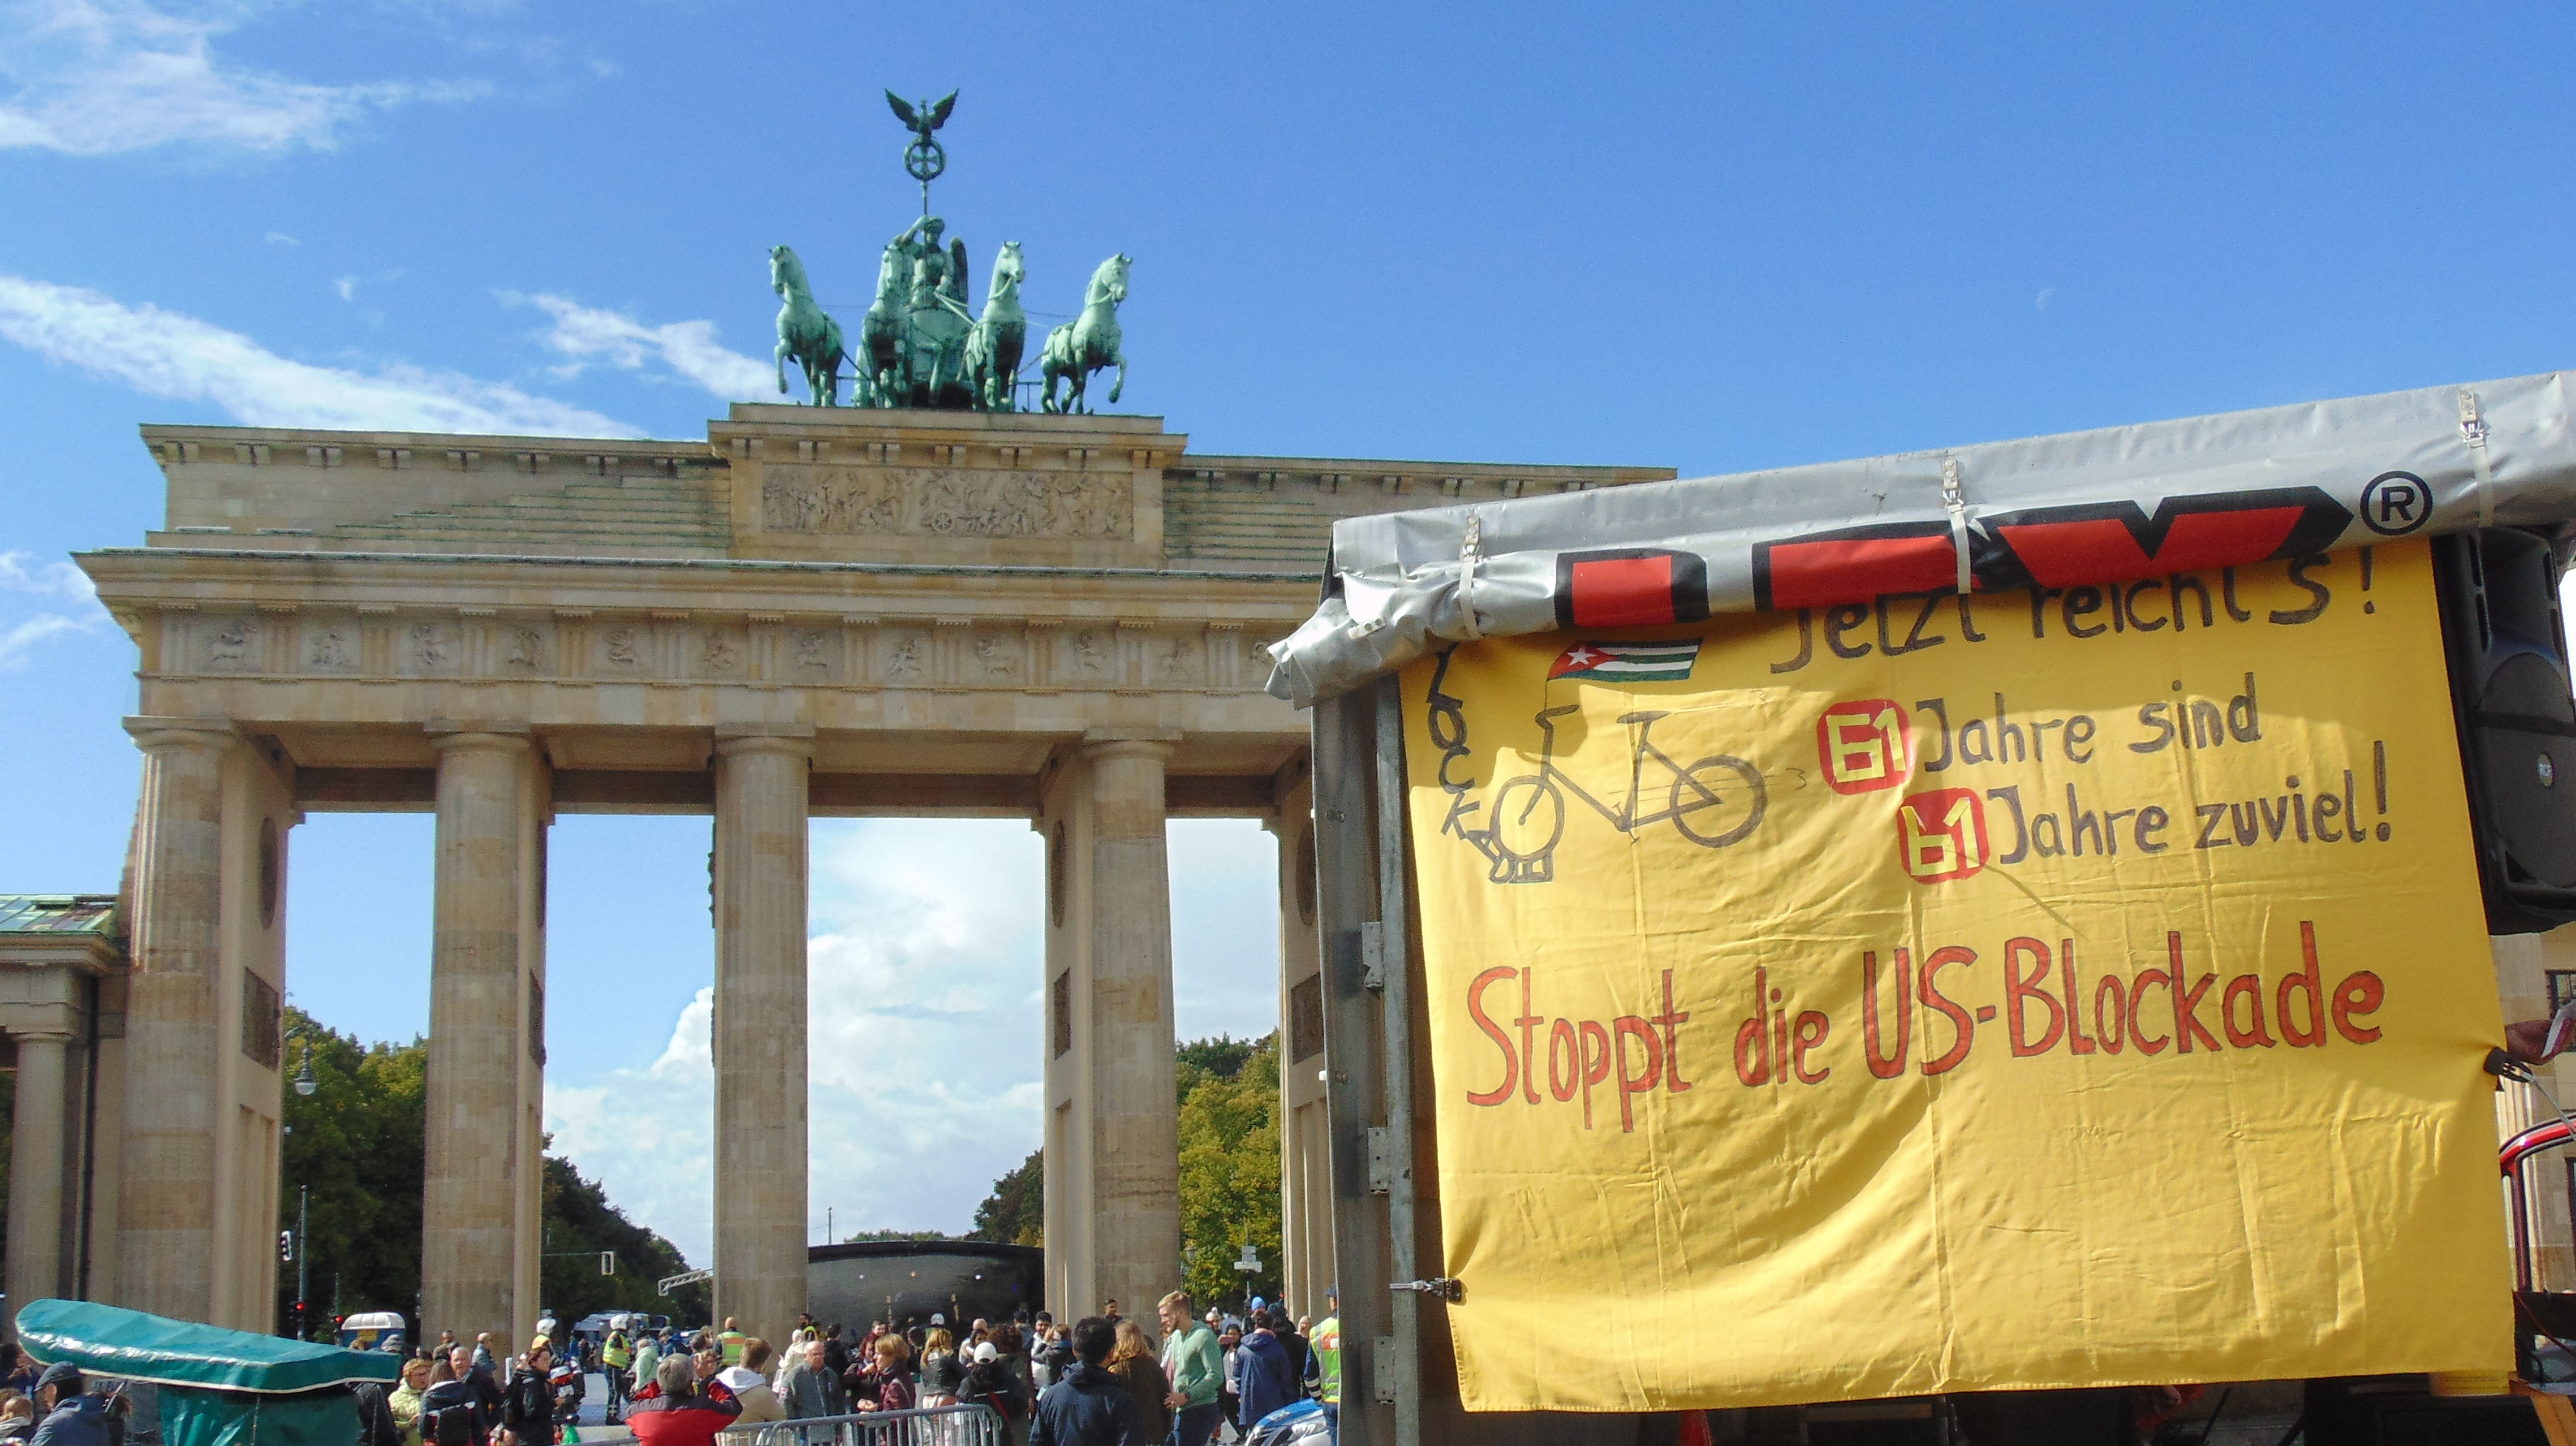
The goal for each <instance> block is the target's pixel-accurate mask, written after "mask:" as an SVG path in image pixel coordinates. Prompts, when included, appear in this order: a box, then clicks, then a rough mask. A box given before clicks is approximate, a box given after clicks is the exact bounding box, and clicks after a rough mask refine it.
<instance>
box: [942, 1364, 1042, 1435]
mask: <svg viewBox="0 0 2576 1446" xmlns="http://www.w3.org/2000/svg"><path fill="white" fill-rule="evenodd" d="M1012 1359H1014V1358H1012V1357H1006V1356H1004V1355H1003V1354H1002V1348H1001V1346H999V1345H998V1344H996V1343H994V1342H992V1341H986V1342H984V1343H983V1344H982V1345H979V1346H977V1347H976V1348H975V1364H973V1365H971V1366H968V1367H967V1368H966V1379H965V1380H964V1382H962V1383H961V1384H959V1386H958V1387H957V1399H958V1400H959V1401H961V1402H964V1403H965V1404H967V1405H970V1406H990V1407H992V1408H993V1409H994V1410H995V1411H997V1412H999V1413H1000V1414H1001V1417H1002V1427H1003V1433H1002V1434H1003V1435H1004V1437H1005V1438H1007V1439H1008V1440H1012V1441H1017V1440H1019V1439H1020V1438H1021V1437H1023V1436H1025V1435H1027V1434H1028V1420H1029V1397H1028V1393H1027V1391H1026V1390H1025V1389H1024V1388H1023V1387H1022V1386H1021V1384H1020V1378H1019V1376H1018V1374H1017V1373H1015V1372H1014V1371H1013V1370H1012V1369H1011V1361H1012Z"/></svg>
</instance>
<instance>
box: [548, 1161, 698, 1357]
mask: <svg viewBox="0 0 2576 1446" xmlns="http://www.w3.org/2000/svg"><path fill="white" fill-rule="evenodd" d="M545 1217H546V1256H545V1263H544V1265H543V1266H542V1267H541V1275H542V1278H543V1286H542V1291H541V1293H542V1294H543V1295H544V1297H545V1306H546V1309H548V1310H550V1311H552V1312H554V1317H555V1319H556V1320H558V1321H560V1322H562V1323H564V1324H565V1325H570V1324H572V1323H573V1322H574V1321H577V1320H580V1319H581V1318H582V1317H584V1316H586V1315H590V1314H592V1313H594V1312H597V1311H603V1310H612V1311H613V1310H632V1311H644V1312H648V1313H653V1314H659V1315H667V1316H670V1317H671V1318H672V1319H674V1320H686V1321H702V1320H706V1319H709V1318H710V1317H712V1316H713V1314H714V1312H715V1302H714V1301H713V1299H711V1298H710V1296H709V1293H708V1290H707V1286H706V1283H705V1282H704V1281H701V1282H699V1283H697V1284H695V1285H684V1286H682V1287H680V1288H679V1289H678V1290H676V1291H674V1292H672V1293H671V1294H670V1295H668V1296H664V1295H661V1294H659V1293H657V1292H656V1290H655V1288H654V1287H655V1282H657V1281H661V1280H664V1279H667V1278H669V1277H671V1276H674V1275H680V1274H683V1273H685V1272H686V1271H687V1270H688V1268H689V1262H688V1261H687V1260H686V1259H684V1258H682V1256H681V1255H680V1248H679V1247H678V1246H676V1245H673V1244H672V1243H671V1242H670V1241H668V1240H665V1239H663V1238H662V1237H661V1236H659V1235H656V1234H654V1233H653V1232H652V1231H650V1230H647V1229H645V1228H644V1227H643V1226H641V1225H638V1224H636V1223H635V1222H634V1221H631V1220H629V1219H627V1218H626V1212H625V1211H623V1210H620V1209H618V1208H617V1207H616V1206H615V1205H612V1204H610V1203H609V1201H608V1193H607V1192H606V1191H604V1190H602V1189H601V1188H600V1187H599V1186H598V1184H596V1183H595V1182H593V1181H591V1180H588V1179H585V1178H583V1176H582V1173H581V1172H580V1171H579V1170H576V1169H574V1168H573V1164H572V1162H571V1161H570V1160H566V1159H563V1158H562V1157H560V1156H556V1155H549V1156H547V1157H546V1183H545ZM602 1254H610V1255H613V1256H614V1257H615V1263H616V1273H614V1274H612V1275H602V1274H600V1273H599V1263H600V1256H601V1255H602Z"/></svg>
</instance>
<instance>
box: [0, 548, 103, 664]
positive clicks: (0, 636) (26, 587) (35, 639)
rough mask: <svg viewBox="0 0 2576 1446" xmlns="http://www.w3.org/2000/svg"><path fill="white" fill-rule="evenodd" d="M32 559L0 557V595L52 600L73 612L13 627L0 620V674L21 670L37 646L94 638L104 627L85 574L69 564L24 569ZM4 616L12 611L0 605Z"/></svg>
mask: <svg viewBox="0 0 2576 1446" xmlns="http://www.w3.org/2000/svg"><path fill="white" fill-rule="evenodd" d="M32 557H33V554H31V553H25V552H0V593H18V594H23V595H26V596H29V597H39V598H55V599H60V600H61V601H63V602H66V603H69V604H70V605H71V606H70V607H69V609H68V610H65V611H45V612H38V613H35V614H34V615H32V616H28V617H23V618H19V619H17V620H16V621H14V622H12V621H6V620H0V673H5V672H14V671H15V670H17V669H19V668H23V667H25V666H26V665H27V661H28V657H29V655H30V654H31V653H32V652H33V651H34V650H35V647H36V645H37V644H38V643H41V642H43V641H44V640H45V639H47V638H51V637H59V636H61V635H62V634H65V633H95V632H97V631H99V630H100V629H101V628H104V627H106V626H107V624H108V616H107V609H105V608H103V607H101V606H99V602H98V589H97V588H95V587H93V586H92V585H91V584H90V580H89V576H88V574H86V573H84V572H82V571H81V570H80V569H79V568H77V567H74V566H72V565H71V564H70V563H68V562H49V563H46V564H44V565H43V566H41V567H35V568H30V567H29V566H28V565H27V564H28V562H29V560H30V559H31V558H32ZM7 611H14V609H11V608H9V607H8V605H7V603H6V602H5V601H0V612H7Z"/></svg>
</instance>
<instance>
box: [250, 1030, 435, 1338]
mask: <svg viewBox="0 0 2576 1446" xmlns="http://www.w3.org/2000/svg"><path fill="white" fill-rule="evenodd" d="M286 1029H287V1041H288V1044H287V1056H286V1059H285V1061H284V1067H285V1069H286V1071H287V1072H288V1074H289V1076H290V1077H293V1076H294V1075H296V1074H297V1073H299V1072H300V1071H301V1070H302V1069H303V1068H304V1067H305V1065H306V1062H307V1061H308V1060H309V1061H310V1063H311V1068H312V1072H313V1084H314V1090H313V1093H312V1094H311V1095H304V1094H300V1093H298V1092H297V1091H295V1090H293V1089H289V1090H287V1091H286V1102H285V1118H284V1120H283V1121H282V1123H283V1124H284V1125H285V1127H286V1135H285V1138H284V1140H283V1141H282V1142H281V1144H282V1148H281V1149H280V1151H279V1163H280V1166H281V1173H280V1181H279V1183H280V1185H281V1187H282V1188H281V1189H280V1190H279V1191H278V1215H279V1220H278V1227H279V1228H280V1229H281V1230H291V1229H293V1228H295V1223H296V1207H297V1203H298V1192H299V1191H310V1192H311V1216H310V1225H309V1231H310V1234H309V1237H308V1238H307V1240H306V1241H305V1242H304V1245H305V1249H306V1250H307V1252H308V1255H307V1257H306V1260H305V1262H304V1267H305V1273H306V1277H307V1279H308V1281H309V1283H310V1289H311V1292H312V1295H311V1299H310V1301H309V1305H310V1314H309V1316H308V1324H309V1325H310V1326H311V1327H312V1328H314V1329H315V1330H327V1329H328V1328H329V1326H330V1316H331V1314H332V1310H333V1306H334V1303H335V1302H336V1303H337V1306H338V1308H339V1310H340V1311H341V1312H342V1313H351V1312H356V1311H361V1310H397V1311H402V1312H404V1313H405V1314H410V1313H412V1312H413V1311H415V1310H417V1309H418V1307H419V1301H420V1199H421V1181H422V1154H421V1149H422V1124H423V1121H424V1119H425V1118H426V1110H427V1105H428V1090H427V1065H428V1054H429V1052H428V1048H427V1046H426V1045H425V1044H424V1043H423V1041H421V1040H419V1039H417V1038H415V1039H413V1040H412V1041H411V1042H410V1043H409V1044H374V1045H362V1044H360V1043H359V1042H358V1040H357V1038H356V1037H355V1036H352V1035H344V1034H340V1033H338V1032H336V1031H334V1030H331V1029H329V1028H326V1027H324V1026H323V1025H322V1024H320V1023H319V1022H317V1021H315V1020H314V1019H313V1017H312V1016H310V1015H308V1014H306V1013H305V1012H304V1011H303V1010H300V1009H297V1008H295V1007H294V1006H293V1005H289V1006H287V1010H286ZM295 1274H296V1272H295V1268H294V1267H293V1266H291V1265H289V1266H281V1267H280V1268H279V1270H278V1308H279V1313H278V1320H279V1324H280V1327H281V1328H282V1329H283V1328H290V1327H291V1325H292V1316H291V1314H290V1313H289V1312H290V1311H291V1309H292V1307H293V1305H294V1302H295Z"/></svg>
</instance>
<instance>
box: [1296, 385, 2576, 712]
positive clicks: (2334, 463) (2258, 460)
mask: <svg viewBox="0 0 2576 1446" xmlns="http://www.w3.org/2000/svg"><path fill="white" fill-rule="evenodd" d="M2571 517H2576V431H2571V426H2570V416H2569V397H2568V377H2567V375H2566V374H2564V373H2557V372H2552V373H2548V374H2545V375H2541V376H2530V377H2516V378H2513V379H2510V380H2506V381H2493V382H2476V383H2471V384H2468V385H2465V386H2444V387H2430V388H2426V389H2424V390H2421V391H2412V392H2391V393H2388V394H2386V395H2384V396H2376V397H2355V398H2346V399H2343V400H2338V401H2328V402H2312V403H2306V404H2303V405H2299V406H2289V407H2269V408H2265V409H2263V410H2260V411H2250V412H2228V413H2223V414H2221V415H2218V416H2209V417H2188V418H2184V419H2182V420H2179V421H2170V422H2148V423H2142V424H2139V425H2136V426H2128V427H2111V428H2105V429H2102V430H2099V431H2091V432H2069V433H2065V434H2063V435H2059V436H2054V437H2035V438H2030V439H2027V440H2023V441H2017V442H1990V443H1984V444H1981V445H1977V446H1971V447H1960V448H1955V449H1951V450H1948V451H1931V452H1912V453H1906V454H1903V455H1899V456H1892V457H1873V458H1867V459H1863V460H1861V461H1855V462H1827V463H1821V464H1817V465H1814V466H1807V467H1792V468H1786V469H1781V470H1776V471H1769V472H1747V473H1742V474H1739V475H1736V476H1731V477H1704V478H1689V479H1684V480H1680V481H1673V482H1656V483H1646V484H1641V485H1636V486H1628V487H1615V488H1608V489H1603V490H1598V491H1586V492H1571V493H1564V494H1560V495H1558V496H1553V497H1537V498H1526V499H1523V500H1520V501H1514V502H1492V503H1476V504H1471V505H1465V506H1458V507H1444V508H1438V509H1434V510H1430V511H1422V512H1404V513H1393V514H1388V515H1383V516H1375V517H1356V518H1348V519H1345V520H1343V521H1341V522H1338V523H1336V524H1334V527H1333V557H1332V562H1331V564H1330V567H1329V570H1328V577H1327V582H1326V594H1327V595H1326V597H1325V599H1324V603H1323V605H1322V607H1320V608H1319V609H1317V611H1316V613H1315V615H1314V616H1313V617H1312V618H1309V619H1308V620H1307V621H1306V623H1305V624H1304V625H1303V626H1301V627H1300V628H1298V630H1297V631H1296V632H1295V633H1294V634H1293V635H1291V636H1290V637H1288V638H1286V639H1285V640H1283V641H1281V642H1280V643H1279V644H1277V645H1276V646H1275V647H1274V648H1273V649H1272V650H1271V651H1272V654H1273V657H1274V660H1275V663H1276V666H1275V668H1274V669H1273V671H1272V673H1271V676H1270V683H1269V691H1270V692H1271V693H1273V694H1274V695H1276V696H1278V697H1281V698H1285V699H1288V700H1290V701H1292V702H1295V703H1298V704H1301V705H1302V704H1306V703H1311V702H1313V701H1314V700H1316V699H1318V698H1328V697H1332V696H1335V695H1337V694H1340V693H1343V692H1346V691H1348V690H1349V689H1351V688H1353V687H1355V686H1357V685H1358V684H1360V683H1363V682H1366V681H1367V680H1369V679H1370V678H1373V677H1376V676H1378V675H1380V674H1382V673H1385V672H1388V671H1391V670H1393V669H1395V668H1398V667H1401V666H1403V665H1404V664H1405V663H1407V662H1410V661H1411V660H1413V659H1414V658H1417V657H1420V656H1421V655H1422V654H1423V653H1424V652H1425V651H1426V650H1427V649H1428V648H1429V647H1430V646H1431V645H1432V643H1433V642H1434V641H1435V640H1442V639H1446V640H1451V641H1461V640H1467V639H1472V638H1477V637H1484V636H1498V635H1510V634H1520V633H1533V632H1541V631H1546V630H1549V629H1554V628H1562V627H1627V626H1647V625H1654V624H1659V623H1679V622H1690V621H1694V620H1697V619H1700V618H1705V617H1708V616H1710V615H1711V614H1713V613H1728V612H1747V611H1756V610H1781V611H1788V610H1796V609H1811V608H1832V607H1836V606H1847V605H1852V604H1860V603H1866V602H1869V601H1871V600H1872V599H1875V598H1878V597H1882V596H1886V595H1889V594H1894V593H1931V592H1949V591H1960V592H1966V591H1971V590H1973V591H1980V592H1982V591H1995V590H2001V589H2009V588H2026V587H2042V588H2062V587H2069V586H2074V585H2078V584H2083V583H2099V582H2110V581H2117V580H2121V579H2127V578H2142V577H2160V576H2165V575H2168V574H2171V573H2176V572H2183V571H2191V570H2206V569H2217V568H2227V567H2236V566H2245V565H2250V564H2253V563H2257V562H2264V561H2271V560H2280V559H2294V558H2298V557H2302V556H2307V555H2312V554H2317V553H2323V552H2328V551H2331V550H2334V549H2337V548H2345V547H2358V546H2364V545H2367V544H2370V543H2373V542H2386V541H2389V540H2392V539H2395V538H2401V537H2419V536H2427V535H2430V534H2433V533H2440V532H2457V531H2462V530H2465V529H2469V528H2475V527H2489V526H2550V527H2554V526H2556V525H2558V524H2559V523H2561V522H2562V521H2564V520H2565V519H2568V518H2571Z"/></svg>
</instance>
